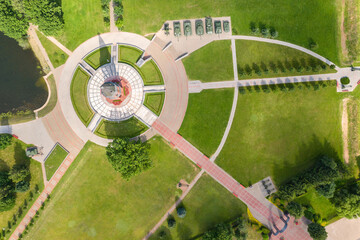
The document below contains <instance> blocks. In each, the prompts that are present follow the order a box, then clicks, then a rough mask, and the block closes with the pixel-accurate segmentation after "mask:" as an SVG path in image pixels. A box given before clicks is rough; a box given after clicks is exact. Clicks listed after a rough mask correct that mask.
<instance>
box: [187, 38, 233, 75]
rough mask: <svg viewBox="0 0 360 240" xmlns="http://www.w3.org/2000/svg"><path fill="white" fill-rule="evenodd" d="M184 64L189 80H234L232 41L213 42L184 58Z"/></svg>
mask: <svg viewBox="0 0 360 240" xmlns="http://www.w3.org/2000/svg"><path fill="white" fill-rule="evenodd" d="M183 63H184V67H185V69H186V74H187V76H188V78H189V80H201V81H202V82H217V81H226V80H234V71H233V63H232V54H231V42H230V40H223V41H215V42H212V43H210V44H208V45H206V46H204V47H202V48H200V49H198V50H196V51H195V52H193V53H191V54H190V56H188V57H186V58H184V60H183Z"/></svg>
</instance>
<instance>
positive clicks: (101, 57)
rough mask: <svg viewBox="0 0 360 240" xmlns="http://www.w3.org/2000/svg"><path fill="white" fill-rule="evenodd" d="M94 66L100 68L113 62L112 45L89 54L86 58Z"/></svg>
mask: <svg viewBox="0 0 360 240" xmlns="http://www.w3.org/2000/svg"><path fill="white" fill-rule="evenodd" d="M84 60H85V62H87V63H88V64H89V65H90V66H91V67H92V68H94V69H98V68H99V67H100V66H102V65H104V64H107V63H110V62H111V46H107V47H103V48H100V49H97V50H95V51H94V52H92V53H91V54H89V55H88V56H87V57H86V58H85V59H84Z"/></svg>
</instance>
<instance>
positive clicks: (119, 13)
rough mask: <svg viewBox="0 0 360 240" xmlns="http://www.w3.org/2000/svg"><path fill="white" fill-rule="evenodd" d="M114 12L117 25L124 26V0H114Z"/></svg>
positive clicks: (121, 27)
mask: <svg viewBox="0 0 360 240" xmlns="http://www.w3.org/2000/svg"><path fill="white" fill-rule="evenodd" d="M114 14H115V17H116V26H118V28H120V29H123V28H124V6H123V4H122V0H114Z"/></svg>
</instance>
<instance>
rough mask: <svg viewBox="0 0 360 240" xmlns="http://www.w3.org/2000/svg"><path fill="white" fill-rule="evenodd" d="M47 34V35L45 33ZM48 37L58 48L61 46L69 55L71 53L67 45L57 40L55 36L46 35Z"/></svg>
mask: <svg viewBox="0 0 360 240" xmlns="http://www.w3.org/2000/svg"><path fill="white" fill-rule="evenodd" d="M45 36H46V35H45ZM46 37H47V39H49V40H50V41H51V42H52V43H53V44H55V45H56V46H57V47H58V48H60V49H61V50H63V52H65V53H66V54H67V55H69V56H70V55H71V54H72V51H70V50H69V49H68V48H67V47H65V46H64V45H62V44H61V43H60V42H59V41H58V40H56V38H54V37H48V36H46Z"/></svg>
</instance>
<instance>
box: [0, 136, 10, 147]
mask: <svg viewBox="0 0 360 240" xmlns="http://www.w3.org/2000/svg"><path fill="white" fill-rule="evenodd" d="M11 140H12V136H11V135H9V134H1V135H0V149H5V148H7V147H8V146H9V145H10V144H11Z"/></svg>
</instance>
